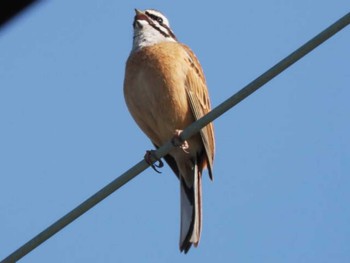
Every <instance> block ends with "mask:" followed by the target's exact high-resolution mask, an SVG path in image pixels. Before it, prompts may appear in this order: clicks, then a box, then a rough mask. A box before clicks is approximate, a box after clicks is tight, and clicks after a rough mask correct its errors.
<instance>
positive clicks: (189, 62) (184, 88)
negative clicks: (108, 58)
mask: <svg viewBox="0 0 350 263" xmlns="http://www.w3.org/2000/svg"><path fill="white" fill-rule="evenodd" d="M124 98H125V102H126V105H127V108H128V110H129V112H130V113H131V115H132V117H133V118H134V120H135V122H136V123H137V125H138V126H139V127H140V129H141V130H142V131H143V132H144V133H145V134H146V136H147V137H148V138H149V139H150V140H151V142H152V143H153V144H154V146H155V147H156V148H159V147H160V146H162V145H163V144H164V143H166V142H167V141H169V140H172V139H173V140H172V141H174V142H176V141H179V140H176V139H179V138H180V136H181V132H182V131H183V129H185V128H186V127H187V126H188V125H190V124H191V123H193V122H194V121H196V120H198V119H199V118H201V117H202V116H204V115H205V114H206V113H208V112H209V111H210V110H211V103H210V98H209V94H208V88H207V85H206V80H205V76H204V73H203V69H202V67H201V65H200V63H199V60H198V59H197V57H196V56H195V54H194V53H193V51H192V50H191V49H190V48H189V47H188V46H186V45H185V44H182V43H181V42H179V41H178V40H177V38H176V36H175V34H174V33H173V31H172V30H171V28H170V24H169V20H168V19H167V18H166V16H165V15H164V14H162V13H161V12H160V11H157V10H155V9H146V10H144V11H141V10H138V9H135V17H134V21H133V44H132V49H131V52H130V54H129V57H128V59H127V62H126V67H125V77H124ZM174 144H175V143H174ZM175 145H176V146H177V147H175V148H174V149H173V150H171V151H170V152H169V154H167V155H166V156H165V157H164V159H165V161H166V162H167V163H168V165H169V166H170V168H171V169H172V171H173V172H174V173H175V175H176V176H177V177H178V179H179V181H180V206H181V209H180V210H181V214H180V221H181V223H180V241H179V248H180V252H184V253H185V254H186V253H187V252H188V251H189V249H190V248H191V246H192V245H193V246H195V247H197V246H198V243H199V240H200V235H201V230H202V172H203V170H204V169H207V170H208V174H209V178H210V179H211V180H213V171H212V170H213V160H214V151H215V139H214V128H213V124H212V123H209V124H208V125H207V126H205V127H204V128H203V129H201V131H200V132H199V133H197V134H195V135H194V136H192V137H191V138H189V139H188V140H186V141H183V142H180V143H176V144H175Z"/></svg>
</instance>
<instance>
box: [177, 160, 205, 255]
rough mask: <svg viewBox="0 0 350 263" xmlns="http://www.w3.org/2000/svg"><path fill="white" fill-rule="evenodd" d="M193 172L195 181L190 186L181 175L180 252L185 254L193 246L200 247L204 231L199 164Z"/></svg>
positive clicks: (195, 165)
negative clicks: (202, 231)
mask: <svg viewBox="0 0 350 263" xmlns="http://www.w3.org/2000/svg"><path fill="white" fill-rule="evenodd" d="M191 172H192V175H191V176H192V177H193V181H192V183H190V185H187V184H186V181H185V179H184V178H183V177H182V176H181V175H180V187H181V190H180V191H181V230H180V251H181V252H182V251H184V252H185V254H186V253H187V252H188V250H189V249H190V248H191V246H192V244H193V245H194V246H195V247H196V246H197V245H198V243H199V239H200V235H201V230H202V175H201V172H200V171H199V170H198V165H197V162H195V164H194V168H193V170H192V171H191Z"/></svg>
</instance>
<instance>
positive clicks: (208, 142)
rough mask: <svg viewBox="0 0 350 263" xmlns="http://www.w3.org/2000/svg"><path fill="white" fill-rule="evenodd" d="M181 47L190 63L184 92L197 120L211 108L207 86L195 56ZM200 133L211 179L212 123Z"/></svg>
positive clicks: (213, 144)
mask: <svg viewBox="0 0 350 263" xmlns="http://www.w3.org/2000/svg"><path fill="white" fill-rule="evenodd" d="M183 48H184V49H185V50H186V52H187V54H188V62H189V63H190V65H191V67H190V69H189V70H188V72H187V76H186V85H185V86H186V92H187V96H188V100H189V103H190V106H191V110H192V113H193V116H194V118H195V120H198V119H200V118H201V117H203V116H204V115H205V114H207V113H208V112H209V111H210V110H211V105H210V99H209V94H208V88H207V85H206V81H205V77H204V73H203V70H202V67H201V66H200V64H199V61H198V59H197V57H196V56H195V55H194V53H193V52H192V51H191V49H190V48H189V47H187V46H186V45H183ZM200 135H201V138H202V142H203V145H204V149H205V154H206V157H207V158H206V159H207V165H208V171H209V177H210V179H213V174H212V167H213V160H214V151H215V142H214V127H213V124H212V123H209V124H208V125H207V126H206V127H204V128H203V129H202V130H201V131H200Z"/></svg>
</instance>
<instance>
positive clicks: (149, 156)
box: [144, 150, 164, 174]
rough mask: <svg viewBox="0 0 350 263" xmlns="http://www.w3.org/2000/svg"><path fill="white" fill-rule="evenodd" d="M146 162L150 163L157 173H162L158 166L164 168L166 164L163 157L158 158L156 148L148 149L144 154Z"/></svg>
mask: <svg viewBox="0 0 350 263" xmlns="http://www.w3.org/2000/svg"><path fill="white" fill-rule="evenodd" d="M144 158H145V161H146V163H148V164H149V165H150V166H151V167H152V168H153V170H154V171H156V172H157V173H159V174H160V173H162V172H161V171H159V170H158V169H157V168H162V167H163V166H164V163H163V161H162V160H161V159H158V157H157V156H156V154H155V150H150V151H146V154H145V156H144Z"/></svg>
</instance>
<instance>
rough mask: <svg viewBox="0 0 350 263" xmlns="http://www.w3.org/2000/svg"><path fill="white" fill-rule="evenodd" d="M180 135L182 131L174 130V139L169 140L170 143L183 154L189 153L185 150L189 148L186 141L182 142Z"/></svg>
mask: <svg viewBox="0 0 350 263" xmlns="http://www.w3.org/2000/svg"><path fill="white" fill-rule="evenodd" d="M181 133H182V130H175V133H174V137H173V138H172V139H171V143H172V144H173V145H174V146H175V147H180V148H181V149H182V150H183V151H184V152H185V153H189V151H187V150H188V149H189V148H190V146H189V144H188V142H187V141H186V140H185V141H183V140H182V138H181Z"/></svg>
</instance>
